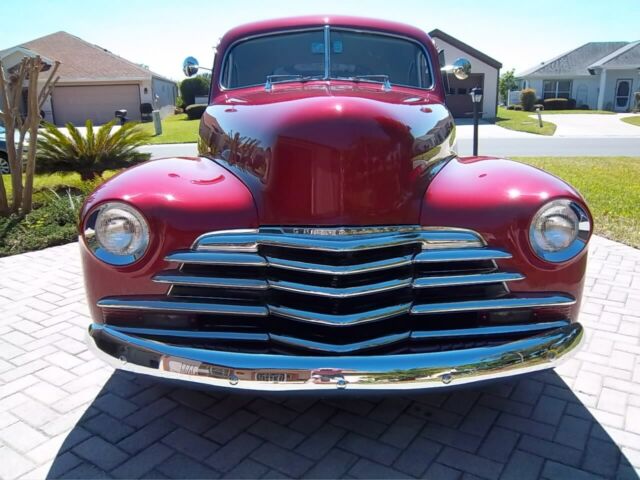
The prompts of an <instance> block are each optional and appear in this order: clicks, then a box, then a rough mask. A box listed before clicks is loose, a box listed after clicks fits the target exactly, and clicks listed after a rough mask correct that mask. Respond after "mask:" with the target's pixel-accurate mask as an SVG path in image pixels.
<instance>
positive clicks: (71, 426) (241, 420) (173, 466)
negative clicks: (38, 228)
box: [0, 238, 640, 480]
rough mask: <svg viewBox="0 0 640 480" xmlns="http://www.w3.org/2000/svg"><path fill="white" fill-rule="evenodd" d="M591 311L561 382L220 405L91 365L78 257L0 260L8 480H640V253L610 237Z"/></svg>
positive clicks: (2, 459) (555, 378) (532, 379)
mask: <svg viewBox="0 0 640 480" xmlns="http://www.w3.org/2000/svg"><path fill="white" fill-rule="evenodd" d="M585 300H586V301H585V302H584V304H583V305H584V306H583V313H582V322H583V323H584V325H585V326H586V328H587V335H588V337H587V343H586V346H585V348H584V349H583V350H582V351H581V352H580V353H579V354H578V355H577V356H576V357H574V358H573V359H571V360H570V361H569V362H567V363H566V364H564V365H563V366H562V367H561V368H559V369H558V370H557V371H556V372H553V371H548V372H544V373H541V374H536V375H534V376H529V377H525V378H522V379H519V380H512V381H509V382H506V383H501V384H495V385H493V386H491V387H482V388H478V387H476V388H475V389H469V390H465V391H458V392H455V393H449V394H420V395H411V396H406V395H402V396H401V395H395V396H390V397H387V398H375V397H366V398H354V397H333V398H326V399H316V398H312V397H308V396H305V397H300V396H298V397H293V398H287V397H281V396H280V397H259V396H249V395H235V394H234V395H229V394H223V393H213V394H212V393H203V392H198V391H193V390H189V389H185V388H176V387H172V386H167V385H166V384H164V385H163V384H157V383H155V382H154V381H151V380H149V379H145V378H136V377H135V376H132V375H129V374H125V373H121V372H115V373H114V371H113V370H112V369H110V368H108V367H106V366H104V365H103V364H102V363H101V362H100V361H98V360H96V359H94V358H93V357H92V356H91V354H90V353H89V352H87V350H86V349H85V346H84V343H83V341H82V339H83V335H84V330H85V327H86V326H87V324H88V323H89V318H88V316H87V310H86V306H85V300H84V292H83V284H82V279H81V275H80V266H79V260H78V254H77V245H75V244H72V245H66V246H62V247H56V248H50V249H48V250H45V251H42V252H36V253H30V254H26V255H19V256H15V257H9V258H4V259H0V313H1V315H0V477H1V478H2V479H12V478H19V477H24V478H44V477H46V476H49V477H52V478H58V477H66V478H95V477H127V478H132V477H142V476H144V477H148V478H149V477H154V478H164V477H186V478H215V477H222V476H229V477H245V478H246V477H285V476H290V477H300V476H305V477H340V476H347V477H385V478H395V477H405V476H416V477H428V478H434V479H448V478H477V477H481V478H516V479H517V480H525V479H528V478H538V477H543V478H562V479H567V478H594V477H599V476H602V477H608V478H611V477H618V478H638V477H637V474H636V472H638V471H640V251H639V250H634V249H632V248H629V247H625V246H623V245H620V244H617V243H614V242H611V241H608V240H604V239H601V238H595V239H594V241H593V243H592V249H591V262H590V265H589V274H588V280H587V290H586V299H585ZM634 467H635V470H634Z"/></svg>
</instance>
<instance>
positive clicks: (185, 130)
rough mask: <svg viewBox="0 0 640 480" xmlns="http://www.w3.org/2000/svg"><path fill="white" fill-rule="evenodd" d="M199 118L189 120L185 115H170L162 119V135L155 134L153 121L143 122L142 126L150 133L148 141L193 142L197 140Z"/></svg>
mask: <svg viewBox="0 0 640 480" xmlns="http://www.w3.org/2000/svg"><path fill="white" fill-rule="evenodd" d="M199 125H200V120H189V119H187V115H186V114H185V113H182V114H180V115H170V116H168V117H166V118H165V119H164V120H162V135H158V136H155V135H154V129H153V123H144V124H142V127H143V128H144V129H145V130H146V131H147V132H148V133H150V134H151V135H154V136H153V137H151V140H150V141H149V143H195V142H197V141H198V126H199Z"/></svg>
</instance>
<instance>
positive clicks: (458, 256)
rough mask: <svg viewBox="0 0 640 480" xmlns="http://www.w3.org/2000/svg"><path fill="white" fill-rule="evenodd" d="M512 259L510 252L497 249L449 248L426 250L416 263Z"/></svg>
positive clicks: (419, 254) (421, 253)
mask: <svg viewBox="0 0 640 480" xmlns="http://www.w3.org/2000/svg"><path fill="white" fill-rule="evenodd" d="M508 258H511V254H510V253H509V252H505V251H504V250H499V249H497V248H449V249H446V250H424V251H422V252H420V253H418V254H417V255H416V256H415V258H414V261H415V262H416V263H433V262H438V263H439V262H468V261H476V260H504V259H508Z"/></svg>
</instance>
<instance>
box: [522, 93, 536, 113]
mask: <svg viewBox="0 0 640 480" xmlns="http://www.w3.org/2000/svg"><path fill="white" fill-rule="evenodd" d="M535 104H536V91H535V90H534V89H533V88H525V89H524V90H522V91H521V92H520V105H522V108H523V110H526V111H527V112H532V111H533V106H534V105H535Z"/></svg>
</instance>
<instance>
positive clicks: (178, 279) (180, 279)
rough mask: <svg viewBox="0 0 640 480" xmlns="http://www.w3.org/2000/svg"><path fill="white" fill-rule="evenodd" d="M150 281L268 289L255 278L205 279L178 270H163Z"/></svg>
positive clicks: (263, 281)
mask: <svg viewBox="0 0 640 480" xmlns="http://www.w3.org/2000/svg"><path fill="white" fill-rule="evenodd" d="M152 281H154V282H156V283H168V284H172V285H181V286H192V287H213V288H241V289H251V290H266V289H267V288H269V285H267V282H266V281H265V280H258V279H255V278H238V277H233V278H229V277H206V276H197V275H188V274H184V273H181V272H180V271H179V270H165V271H163V272H160V273H158V274H156V275H154V277H153V278H152Z"/></svg>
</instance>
